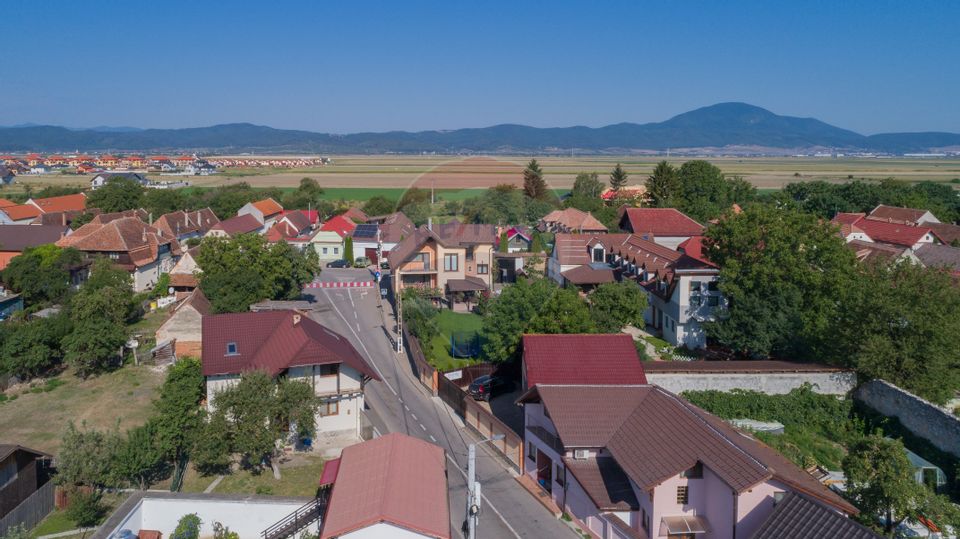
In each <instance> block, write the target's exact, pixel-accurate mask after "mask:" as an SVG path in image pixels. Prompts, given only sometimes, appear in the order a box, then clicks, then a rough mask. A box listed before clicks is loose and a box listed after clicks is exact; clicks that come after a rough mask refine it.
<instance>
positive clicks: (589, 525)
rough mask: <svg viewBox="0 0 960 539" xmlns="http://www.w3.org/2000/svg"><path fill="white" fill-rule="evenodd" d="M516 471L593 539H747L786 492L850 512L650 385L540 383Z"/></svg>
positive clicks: (741, 435)
mask: <svg viewBox="0 0 960 539" xmlns="http://www.w3.org/2000/svg"><path fill="white" fill-rule="evenodd" d="M517 402H518V403H520V404H522V405H523V407H524V420H525V423H524V441H525V443H526V447H525V450H526V451H525V455H526V458H525V459H524V463H523V464H524V465H523V473H524V474H526V475H527V476H528V477H530V478H531V479H532V480H534V481H535V482H536V483H537V484H538V485H539V486H540V488H541V489H543V490H544V491H545V492H546V493H548V494H549V496H550V497H551V499H552V501H553V502H554V503H555V504H556V505H557V506H558V507H560V509H561V510H562V511H564V512H565V513H567V514H569V515H570V516H571V517H573V518H574V519H576V521H577V522H578V523H579V524H580V525H581V526H583V527H584V528H585V529H588V530H590V532H591V533H593V534H594V535H596V536H598V537H601V538H604V539H606V538H614V537H616V538H620V537H633V538H654V537H673V538H687V539H689V538H692V537H702V538H704V539H733V538H735V537H751V536H752V535H753V534H754V533H756V532H757V531H758V530H759V529H760V528H761V526H762V525H763V524H764V522H765V521H766V520H767V519H768V517H769V516H770V515H771V513H773V511H774V509H775V504H776V502H777V501H778V500H781V499H782V498H783V497H785V496H786V495H787V494H789V493H800V494H804V495H806V496H809V497H811V498H814V499H815V500H817V501H818V502H819V503H822V504H824V505H825V506H826V507H828V508H829V509H830V510H831V511H834V512H837V513H840V514H843V515H851V514H856V513H857V509H856V508H855V507H853V506H852V505H851V504H850V503H849V502H847V501H846V500H844V499H843V498H842V497H840V496H839V495H837V494H836V493H834V492H833V491H831V490H830V489H828V488H827V487H825V486H823V485H822V484H820V482H819V481H817V480H816V479H815V478H814V477H812V476H811V475H810V474H808V473H807V472H805V471H804V470H801V469H800V468H798V467H797V466H795V465H794V464H793V463H791V462H790V461H788V460H787V459H786V458H784V457H783V456H781V455H780V454H778V453H777V452H776V451H774V450H773V449H771V448H770V447H768V446H766V445H764V444H763V443H761V442H759V441H757V440H756V439H754V438H753V437H752V436H750V435H749V434H748V433H746V432H743V431H739V430H737V429H736V428H734V427H732V426H730V425H729V424H727V423H726V422H724V421H723V420H721V419H720V418H718V417H715V416H713V415H711V414H709V413H707V412H705V411H703V410H702V409H700V408H697V407H696V406H693V405H691V404H690V403H688V402H686V401H685V400H683V399H681V398H680V397H678V396H676V395H674V394H672V393H670V392H668V391H666V390H664V389H662V388H660V387H657V386H653V385H643V384H637V385H626V384H624V385H564V384H557V385H549V384H537V385H535V386H533V387H532V388H530V389H529V390H527V391H526V392H525V393H524V394H523V395H522V396H521V397H520V398H519V399H518V401H517Z"/></svg>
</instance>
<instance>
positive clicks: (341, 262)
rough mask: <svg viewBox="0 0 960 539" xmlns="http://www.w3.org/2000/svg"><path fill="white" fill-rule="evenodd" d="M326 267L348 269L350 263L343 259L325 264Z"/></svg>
mask: <svg viewBox="0 0 960 539" xmlns="http://www.w3.org/2000/svg"><path fill="white" fill-rule="evenodd" d="M327 267H328V268H349V267H350V263H349V262H347V261H346V260H343V259H340V260H334V261H333V262H327Z"/></svg>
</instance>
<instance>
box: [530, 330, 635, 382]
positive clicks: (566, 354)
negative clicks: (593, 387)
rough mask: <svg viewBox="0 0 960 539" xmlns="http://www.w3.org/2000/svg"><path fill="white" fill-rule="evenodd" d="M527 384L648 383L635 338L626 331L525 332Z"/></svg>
mask: <svg viewBox="0 0 960 539" xmlns="http://www.w3.org/2000/svg"><path fill="white" fill-rule="evenodd" d="M523 380H524V387H526V388H528V389H529V388H531V387H533V386H535V385H537V384H569V385H585V384H599V385H617V384H646V383H647V377H646V375H645V374H644V372H643V363H642V362H641V361H640V356H638V355H637V349H636V347H635V346H634V344H633V338H631V337H630V336H629V335H627V334H625V333H616V334H608V335H604V334H591V335H588V334H579V335H576V334H573V335H570V334H568V335H524V336H523Z"/></svg>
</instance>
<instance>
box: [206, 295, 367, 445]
mask: <svg viewBox="0 0 960 539" xmlns="http://www.w3.org/2000/svg"><path fill="white" fill-rule="evenodd" d="M202 327H203V329H202V331H203V336H202V340H203V345H202V348H203V353H202V363H203V375H204V377H205V378H206V393H207V402H208V405H210V406H215V405H216V399H217V397H216V394H217V392H218V391H220V390H222V389H223V388H225V387H228V386H230V385H232V384H235V383H237V382H238V381H239V380H240V375H241V374H242V373H244V372H247V371H251V370H263V371H266V372H267V373H269V374H270V375H271V376H280V375H284V376H286V377H287V378H289V379H291V380H302V381H304V382H307V383H308V384H310V386H311V387H313V389H314V392H315V393H316V395H317V396H318V397H320V399H321V404H320V408H319V410H318V412H317V436H331V435H337V434H345V435H351V436H357V437H359V436H360V428H361V423H360V421H361V420H360V415H361V412H362V411H363V406H364V398H363V388H364V386H365V384H366V382H367V381H368V380H371V379H373V380H379V377H378V376H377V374H376V373H375V372H374V370H373V369H372V368H371V367H370V365H369V364H368V363H367V362H366V360H365V359H364V358H363V357H362V356H361V355H360V354H359V352H357V350H356V349H355V348H354V347H353V345H352V344H350V341H348V340H347V339H345V338H344V337H342V336H340V335H339V334H337V333H334V332H333V331H331V330H330V329H328V328H326V327H324V326H321V325H320V324H318V323H317V322H315V321H313V320H311V319H310V318H308V317H307V316H305V315H303V314H301V313H299V312H295V311H283V310H280V311H262V312H248V313H235V314H218V315H212V316H204V317H203V322H202Z"/></svg>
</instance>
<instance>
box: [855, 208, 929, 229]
mask: <svg viewBox="0 0 960 539" xmlns="http://www.w3.org/2000/svg"><path fill="white" fill-rule="evenodd" d="M867 219H871V220H874V221H886V222H888V223H898V224H902V225H925V224H929V223H939V222H940V220H939V219H937V218H936V217H935V216H934V215H933V213H931V212H930V211H928V210H920V209H917V208H900V207H897V206H887V205H885V204H880V205H879V206H877V207H876V208H874V209H873V211H871V212H870V214H869V215H867Z"/></svg>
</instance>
